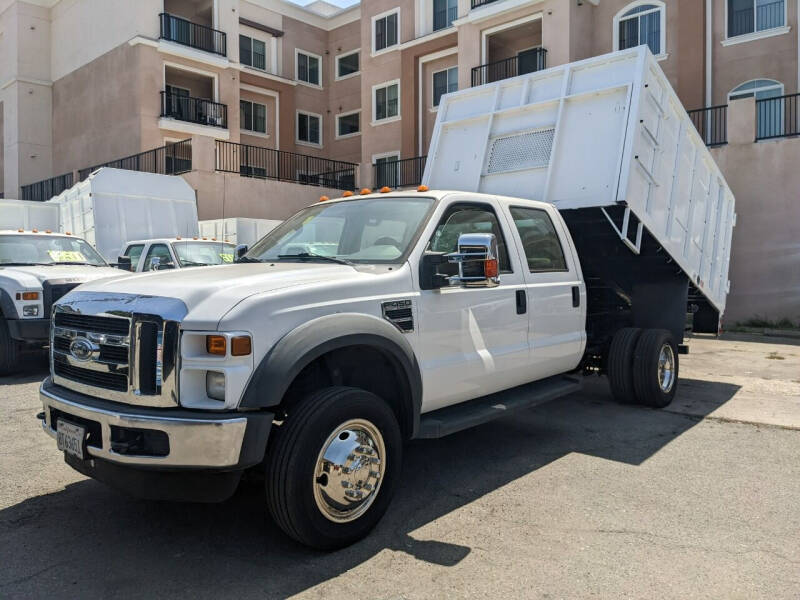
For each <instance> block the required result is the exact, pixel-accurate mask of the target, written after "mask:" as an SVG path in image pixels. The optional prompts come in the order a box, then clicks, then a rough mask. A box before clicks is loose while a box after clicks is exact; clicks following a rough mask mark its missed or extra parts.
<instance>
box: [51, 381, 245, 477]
mask: <svg viewBox="0 0 800 600" xmlns="http://www.w3.org/2000/svg"><path fill="white" fill-rule="evenodd" d="M48 381H49V380H48ZM48 381H45V382H44V383H43V384H42V386H41V387H40V388H39V397H40V399H41V401H42V405H43V406H44V419H43V420H42V429H43V430H44V431H45V433H47V434H48V435H49V436H50V437H52V438H54V439H55V437H56V430H55V426H56V424H55V423H51V422H50V421H51V409H56V410H57V411H60V412H61V413H64V418H65V419H69V415H73V416H75V417H80V418H82V419H88V420H90V421H95V422H97V423H99V424H100V428H101V439H102V448H98V447H95V446H87V447H86V451H87V453H88V454H89V455H90V456H92V457H96V458H101V459H104V460H107V461H110V462H113V463H117V464H121V465H131V466H142V467H192V468H198V469H218V468H225V467H235V466H236V465H238V464H239V463H240V455H241V451H242V444H243V442H244V438H245V431H246V429H247V418H245V417H227V418H222V417H220V418H218V419H217V418H205V419H192V418H175V417H167V416H153V415H142V414H136V407H131V412H128V411H125V412H122V411H119V412H118V411H112V410H107V409H101V408H97V407H93V406H87V405H84V404H81V403H79V402H75V401H73V400H68V399H66V398H62V397H60V396H59V395H58V394H57V392H54V391H53V390H51V389H45V384H47V383H48ZM111 426H115V427H123V428H132V429H154V430H158V431H163V432H164V433H166V434H167V436H168V438H169V453H168V454H167V455H166V456H136V455H130V454H120V453H117V452H114V451H113V450H112V449H111Z"/></svg>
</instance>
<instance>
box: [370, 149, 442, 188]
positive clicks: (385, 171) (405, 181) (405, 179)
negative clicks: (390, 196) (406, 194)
mask: <svg viewBox="0 0 800 600" xmlns="http://www.w3.org/2000/svg"><path fill="white" fill-rule="evenodd" d="M427 159H428V157H427V156H415V157H413V158H404V159H398V160H386V161H383V162H379V163H376V164H373V165H372V169H373V177H372V181H374V182H375V187H376V188H382V187H390V188H404V187H415V186H418V185H419V184H421V183H422V176H423V174H424V173H425V162H426V160H427Z"/></svg>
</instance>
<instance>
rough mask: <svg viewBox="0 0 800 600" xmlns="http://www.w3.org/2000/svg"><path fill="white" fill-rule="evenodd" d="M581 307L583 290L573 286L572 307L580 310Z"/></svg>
mask: <svg viewBox="0 0 800 600" xmlns="http://www.w3.org/2000/svg"><path fill="white" fill-rule="evenodd" d="M580 305H581V288H579V287H578V286H577V285H573V286H572V306H573V307H574V308H578V307H579V306H580Z"/></svg>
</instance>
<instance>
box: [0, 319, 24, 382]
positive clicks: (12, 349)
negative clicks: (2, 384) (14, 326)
mask: <svg viewBox="0 0 800 600" xmlns="http://www.w3.org/2000/svg"><path fill="white" fill-rule="evenodd" d="M19 354H20V353H19V342H17V341H16V340H15V339H14V338H12V337H11V333H10V332H9V331H8V323H6V320H5V318H4V317H0V376H5V375H13V374H14V373H16V372H18V371H19V367H20V364H19Z"/></svg>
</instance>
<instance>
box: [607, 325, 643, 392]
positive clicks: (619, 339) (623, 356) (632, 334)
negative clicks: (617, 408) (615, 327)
mask: <svg viewBox="0 0 800 600" xmlns="http://www.w3.org/2000/svg"><path fill="white" fill-rule="evenodd" d="M641 333H642V330H641V329H639V328H637V327H625V328H624V329H620V330H619V331H617V333H616V334H615V335H614V339H613V340H612V341H611V347H610V348H609V350H608V382H609V384H610V385H611V394H612V395H613V396H614V399H615V400H616V401H617V402H620V403H622V404H633V403H635V402H636V391H635V389H634V387H633V353H634V351H635V349H636V342H637V341H638V340H639V336H640V335H641Z"/></svg>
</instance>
